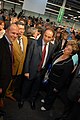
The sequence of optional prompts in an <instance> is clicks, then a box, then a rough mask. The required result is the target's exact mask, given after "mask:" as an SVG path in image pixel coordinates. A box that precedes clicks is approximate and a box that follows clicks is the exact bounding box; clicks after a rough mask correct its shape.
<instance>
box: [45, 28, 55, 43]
mask: <svg viewBox="0 0 80 120" xmlns="http://www.w3.org/2000/svg"><path fill="white" fill-rule="evenodd" d="M53 38H54V33H53V32H52V30H50V29H48V30H46V31H45V33H44V35H43V39H44V42H46V43H48V42H50V41H52V40H53Z"/></svg>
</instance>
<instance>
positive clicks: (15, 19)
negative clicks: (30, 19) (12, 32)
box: [10, 17, 18, 24]
mask: <svg viewBox="0 0 80 120" xmlns="http://www.w3.org/2000/svg"><path fill="white" fill-rule="evenodd" d="M17 21H18V18H17V17H12V18H11V21H10V24H14V23H16V22H17Z"/></svg>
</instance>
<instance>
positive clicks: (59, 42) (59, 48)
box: [55, 39, 68, 52]
mask: <svg viewBox="0 0 80 120" xmlns="http://www.w3.org/2000/svg"><path fill="white" fill-rule="evenodd" d="M67 42H68V41H67V40H65V43H64V45H63V48H61V46H62V39H61V40H59V41H58V42H56V41H55V44H57V48H56V52H58V51H60V50H61V49H64V48H65V47H66V44H67Z"/></svg>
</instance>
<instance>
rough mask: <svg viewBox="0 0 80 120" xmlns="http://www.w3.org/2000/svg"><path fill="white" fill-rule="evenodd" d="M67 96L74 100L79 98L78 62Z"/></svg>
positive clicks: (79, 66) (79, 76)
mask: <svg viewBox="0 0 80 120" xmlns="http://www.w3.org/2000/svg"><path fill="white" fill-rule="evenodd" d="M68 98H69V99H70V100H71V101H76V100H78V98H80V64H79V65H78V67H77V70H76V73H75V75H74V79H73V80H72V82H71V85H70V87H69V90H68Z"/></svg>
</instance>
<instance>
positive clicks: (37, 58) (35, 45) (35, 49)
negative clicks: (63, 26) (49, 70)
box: [24, 38, 56, 80]
mask: <svg viewBox="0 0 80 120" xmlns="http://www.w3.org/2000/svg"><path fill="white" fill-rule="evenodd" d="M55 48H56V46H55V45H53V44H52V43H49V49H48V55H47V59H46V62H47V61H48V60H49V57H50V56H51V54H52V53H54V52H55ZM41 57H42V38H40V39H39V40H37V41H36V40H33V41H32V43H31V46H30V47H29V50H28V53H27V57H26V60H25V65H24V73H29V74H30V80H31V79H33V78H35V77H36V75H37V73H38V67H39V64H40V62H41Z"/></svg>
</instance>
